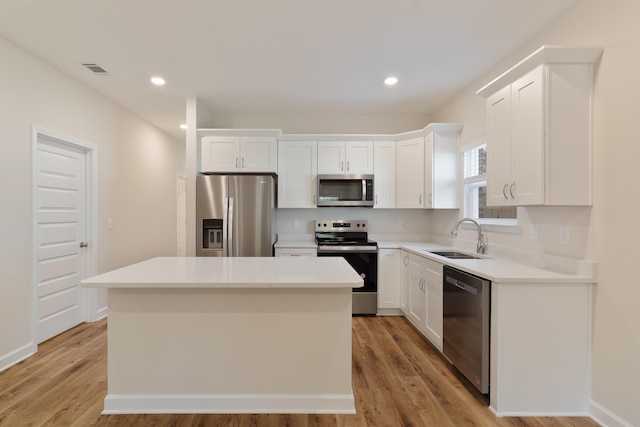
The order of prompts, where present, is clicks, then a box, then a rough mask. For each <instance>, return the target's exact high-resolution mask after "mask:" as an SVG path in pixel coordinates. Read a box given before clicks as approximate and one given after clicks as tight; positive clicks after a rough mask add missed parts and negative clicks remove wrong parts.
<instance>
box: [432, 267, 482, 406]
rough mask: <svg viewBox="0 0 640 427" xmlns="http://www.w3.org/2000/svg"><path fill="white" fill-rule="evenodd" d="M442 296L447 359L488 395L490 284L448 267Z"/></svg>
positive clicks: (444, 342) (444, 347)
mask: <svg viewBox="0 0 640 427" xmlns="http://www.w3.org/2000/svg"><path fill="white" fill-rule="evenodd" d="M442 292H443V324H442V329H443V330H442V341H443V345H442V348H443V352H444V355H445V356H446V357H447V358H448V359H449V360H450V361H451V362H452V363H453V365H454V366H455V367H456V368H458V370H459V371H460V372H461V373H462V374H463V375H464V376H465V377H467V379H468V380H469V381H471V383H472V384H473V385H474V386H475V387H476V388H477V389H478V390H480V392H481V393H485V394H486V393H489V325H490V323H489V320H490V314H491V313H490V312H491V309H490V307H491V306H490V292H491V282H490V281H488V280H485V279H483V278H480V277H477V276H474V275H472V274H469V273H465V272H463V271H460V270H456V269H455V268H451V267H449V266H446V265H445V266H444V270H443V289H442Z"/></svg>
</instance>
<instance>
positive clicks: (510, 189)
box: [509, 182, 516, 199]
mask: <svg viewBox="0 0 640 427" xmlns="http://www.w3.org/2000/svg"><path fill="white" fill-rule="evenodd" d="M515 185H516V183H515V182H514V183H513V184H511V186H510V187H509V194H511V198H512V199H515V198H516V196H514V195H513V187H514V186H515Z"/></svg>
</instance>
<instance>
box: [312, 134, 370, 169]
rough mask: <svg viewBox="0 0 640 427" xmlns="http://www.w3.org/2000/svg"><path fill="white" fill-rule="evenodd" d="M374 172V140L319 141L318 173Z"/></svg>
mask: <svg viewBox="0 0 640 427" xmlns="http://www.w3.org/2000/svg"><path fill="white" fill-rule="evenodd" d="M372 173H373V141H318V174H321V175H323V174H331V175H343V174H348V175H364V174H372Z"/></svg>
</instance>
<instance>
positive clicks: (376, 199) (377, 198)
mask: <svg viewBox="0 0 640 427" xmlns="http://www.w3.org/2000/svg"><path fill="white" fill-rule="evenodd" d="M377 205H378V195H377V194H376V206H377Z"/></svg>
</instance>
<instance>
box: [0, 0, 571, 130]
mask: <svg viewBox="0 0 640 427" xmlns="http://www.w3.org/2000/svg"><path fill="white" fill-rule="evenodd" d="M576 2H577V0H314V1H312V0H108V1H97V0H55V1H52V0H0V35H2V36H4V37H6V38H7V39H9V40H10V41H12V42H14V43H15V44H17V45H18V46H20V47H22V48H24V49H25V50H27V51H29V52H31V53H32V54H34V55H35V56H37V57H39V58H41V59H42V60H44V61H45V62H47V63H49V64H51V65H52V66H53V67H55V68H57V69H59V70H60V71H62V72H63V73H65V74H67V75H69V76H71V77H72V78H74V79H76V80H78V81H80V82H82V83H83V84H85V85H87V86H89V87H91V88H93V89H95V90H96V91H98V92H100V93H102V94H103V95H104V96H106V97H107V98H109V99H111V100H113V101H114V102H116V103H117V104H120V105H122V106H124V107H125V108H127V109H128V110H130V111H132V112H134V113H136V114H137V115H139V116H140V117H142V118H144V119H146V120H147V121H149V122H151V123H152V124H154V125H156V126H157V127H159V128H161V129H163V130H164V131H166V132H167V133H170V134H171V135H173V136H174V137H176V138H179V139H181V140H182V139H183V138H184V136H183V133H182V131H180V129H178V125H179V124H180V123H184V121H185V98H186V97H190V96H195V97H198V98H199V99H200V100H201V101H203V103H204V104H205V106H207V108H208V110H209V111H210V112H211V113H213V114H215V113H226V114H234V113H254V114H259V113H285V114H286V113H292V112H295V113H296V114H305V113H309V114H311V113H343V114H425V115H428V114H430V113H431V112H432V111H434V110H435V109H437V108H438V107H439V106H440V105H442V103H443V102H445V101H446V100H447V99H449V98H450V97H451V96H453V95H454V94H455V93H456V92H458V91H459V90H460V89H462V88H463V87H464V86H466V85H467V84H469V82H471V81H473V80H474V79H476V78H477V77H478V76H480V75H481V74H482V73H483V72H484V71H486V70H487V69H488V68H489V67H491V66H492V65H493V64H495V63H496V62H497V61H498V60H499V59H500V58H502V57H504V56H505V55H506V54H508V53H509V52H511V51H512V50H513V49H514V48H515V47H517V46H518V45H519V44H521V43H522V42H524V41H525V40H527V39H528V38H529V37H530V36H532V35H533V34H535V33H536V32H537V31H539V30H540V29H542V28H543V27H545V26H546V25H547V24H549V23H550V22H551V21H552V20H554V19H555V18H556V17H557V16H559V15H560V14H561V13H562V12H564V11H565V10H566V9H568V8H569V7H570V6H571V5H573V4H575V3H576ZM83 63H96V64H98V65H100V66H102V67H103V68H104V69H106V70H107V71H108V72H109V75H106V76H105V75H102V76H101V75H95V74H93V73H91V72H90V71H88V70H87V69H86V68H84V67H83V66H82V65H81V64H83ZM152 75H162V76H163V77H164V78H165V79H166V80H167V84H166V85H165V86H164V87H160V88H159V87H155V86H152V85H151V84H150V83H149V78H150V77H151V76H152ZM388 75H395V76H397V77H398V78H399V80H400V81H399V83H398V84H397V86H395V87H393V88H390V87H386V86H384V84H383V83H382V81H383V79H384V78H385V77H386V76H388Z"/></svg>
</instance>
